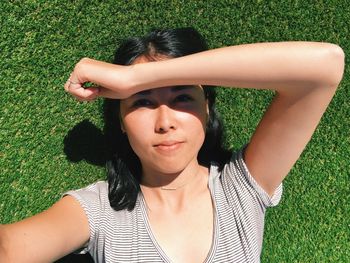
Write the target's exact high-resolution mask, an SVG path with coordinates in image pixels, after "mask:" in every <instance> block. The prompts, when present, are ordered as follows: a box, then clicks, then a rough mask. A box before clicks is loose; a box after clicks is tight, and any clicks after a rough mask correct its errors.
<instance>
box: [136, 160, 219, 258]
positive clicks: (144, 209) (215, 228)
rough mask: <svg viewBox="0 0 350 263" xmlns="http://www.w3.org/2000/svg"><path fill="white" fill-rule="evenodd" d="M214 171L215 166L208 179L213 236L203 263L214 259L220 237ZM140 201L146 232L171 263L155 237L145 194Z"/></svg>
mask: <svg viewBox="0 0 350 263" xmlns="http://www.w3.org/2000/svg"><path fill="white" fill-rule="evenodd" d="M214 169H215V166H214V167H213V166H210V169H209V178H208V187H209V192H210V196H211V200H212V205H213V217H214V225H213V234H212V242H211V247H210V250H209V252H208V254H207V257H206V259H205V260H204V262H203V263H209V262H211V261H212V259H213V258H214V255H215V252H216V248H217V244H218V237H219V227H218V226H219V222H218V220H219V219H218V211H217V207H216V202H215V191H214V187H213V176H214V174H215V172H214V171H213V170H214ZM139 199H140V201H141V202H140V208H141V214H142V220H143V222H144V224H145V227H146V231H147V233H148V235H149V237H150V239H151V241H152V243H153V245H154V247H155V248H156V250H157V252H158V253H159V255H160V257H161V258H162V260H163V261H164V262H167V263H171V262H172V261H171V260H170V258H169V257H168V256H167V254H166V253H165V252H164V250H163V249H162V247H161V246H160V245H159V243H158V241H157V239H156V237H155V236H154V234H153V232H152V228H151V224H150V222H149V220H148V214H147V204H146V200H145V198H144V196H143V193H142V192H141V191H140V193H139Z"/></svg>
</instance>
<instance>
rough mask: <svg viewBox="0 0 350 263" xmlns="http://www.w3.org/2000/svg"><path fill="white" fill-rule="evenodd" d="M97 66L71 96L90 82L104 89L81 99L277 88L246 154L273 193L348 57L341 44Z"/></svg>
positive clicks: (243, 48)
mask: <svg viewBox="0 0 350 263" xmlns="http://www.w3.org/2000/svg"><path fill="white" fill-rule="evenodd" d="M98 63H99V62H96V61H93V60H85V61H82V62H80V64H79V63H78V65H77V67H76V70H75V71H74V72H73V75H72V81H73V82H75V81H77V82H78V84H73V85H70V84H71V83H67V84H66V90H67V91H69V92H70V93H72V94H73V95H75V96H76V95H78V94H77V91H78V90H79V88H80V90H81V83H83V82H84V81H92V82H95V83H97V84H100V85H104V87H105V88H103V89H101V90H100V94H98V90H95V93H94V95H93V96H90V97H84V96H80V95H79V96H80V97H79V98H80V99H82V100H84V99H92V98H95V97H96V96H98V95H100V96H105V97H112V96H113V95H112V94H115V95H114V96H115V97H118V96H119V97H121V98H122V97H126V96H128V95H130V94H132V93H135V92H139V91H142V90H145V89H151V88H155V87H164V86H173V85H184V84H189V85H191V84H203V85H218V86H228V87H238V88H256V89H272V90H275V91H276V96H275V98H274V99H273V101H272V103H271V105H270V106H269V108H268V110H267V111H266V113H265V115H264V117H263V118H262V120H261V121H260V123H259V125H258V127H257V129H256V131H255V133H254V134H253V136H252V138H251V141H250V143H249V145H248V147H247V149H246V152H245V161H246V163H247V166H248V168H249V170H250V172H251V174H252V176H253V177H254V178H255V179H256V181H257V182H258V183H259V184H260V185H261V186H262V187H263V188H264V189H265V190H266V191H267V192H268V193H269V194H272V193H273V192H274V190H275V188H276V187H277V186H278V185H279V184H280V183H281V181H282V180H283V178H284V177H285V176H286V175H287V174H288V172H289V171H290V169H291V168H292V166H293V165H294V163H295V162H296V160H297V159H298V158H299V156H300V154H301V153H302V151H303V149H304V148H305V146H306V144H307V142H308V141H309V140H310V138H311V136H312V134H313V132H314V130H315V129H316V126H317V124H318V123H319V121H320V119H321V117H322V115H323V113H324V112H325V110H326V108H327V106H328V104H329V102H330V101H331V99H332V97H333V95H334V93H335V90H336V88H337V86H338V84H339V82H340V81H341V78H342V75H343V70H344V53H343V51H342V49H341V48H340V47H339V46H337V45H334V44H328V43H315V42H279V43H257V44H247V45H239V46H231V47H225V48H219V49H213V50H209V51H205V52H201V53H196V54H193V55H189V56H185V57H180V58H175V59H169V60H163V61H158V62H150V63H143V64H136V65H134V66H131V67H123V66H115V65H113V66H112V65H110V64H109V65H108V64H107V63H106V64H103V65H102V64H101V67H99V66H98ZM103 68H105V69H106V70H105V71H104V70H103ZM96 69H98V70H97V71H96ZM94 72H95V73H94ZM103 72H105V73H104V74H103ZM123 72H124V73H123ZM97 73H98V74H97ZM252 107H253V105H252Z"/></svg>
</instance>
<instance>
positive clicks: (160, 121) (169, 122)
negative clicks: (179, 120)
mask: <svg viewBox="0 0 350 263" xmlns="http://www.w3.org/2000/svg"><path fill="white" fill-rule="evenodd" d="M156 114H157V115H156V123H155V131H156V132H157V133H166V132H168V131H169V130H172V129H173V130H174V129H176V123H175V122H176V121H175V118H174V110H172V109H171V108H169V107H168V106H167V105H160V106H159V107H158V108H157V113H156Z"/></svg>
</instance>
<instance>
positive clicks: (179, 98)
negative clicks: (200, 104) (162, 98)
mask: <svg viewBox="0 0 350 263" xmlns="http://www.w3.org/2000/svg"><path fill="white" fill-rule="evenodd" d="M190 101H194V99H193V97H192V96H190V95H188V94H181V95H179V96H176V97H175V99H174V102H190Z"/></svg>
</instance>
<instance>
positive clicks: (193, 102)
mask: <svg viewBox="0 0 350 263" xmlns="http://www.w3.org/2000/svg"><path fill="white" fill-rule="evenodd" d="M120 113H121V125H122V128H123V129H124V131H125V132H126V134H127V136H128V139H129V142H130V145H131V147H132V148H133V150H134V152H135V153H136V154H137V156H138V157H139V158H140V161H141V163H142V168H143V172H158V173H159V172H160V173H168V174H169V173H172V174H174V173H178V172H181V171H182V170H183V169H185V168H186V167H187V166H188V165H191V164H197V155H198V152H199V149H200V148H201V146H202V144H203V142H204V137H205V127H206V120H207V116H208V106H207V101H206V99H205V96H204V92H203V89H202V87H201V86H173V87H163V88H157V89H151V90H147V91H142V92H139V93H136V94H134V95H132V96H131V97H129V98H127V99H124V100H122V101H121V103H120Z"/></svg>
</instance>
